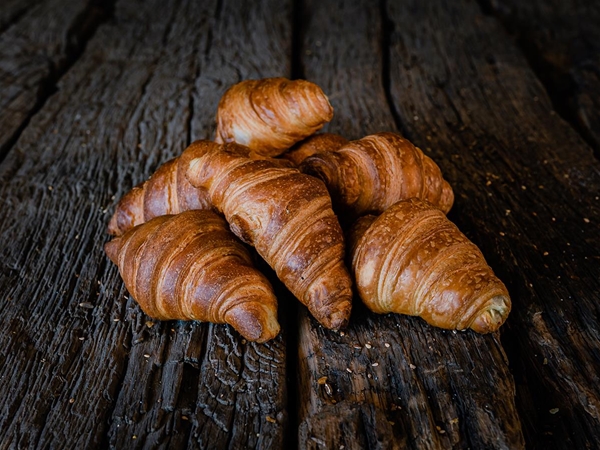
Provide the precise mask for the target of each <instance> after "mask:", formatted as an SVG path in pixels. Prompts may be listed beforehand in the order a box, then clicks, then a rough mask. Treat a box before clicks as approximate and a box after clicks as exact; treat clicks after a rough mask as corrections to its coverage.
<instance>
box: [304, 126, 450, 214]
mask: <svg viewBox="0 0 600 450" xmlns="http://www.w3.org/2000/svg"><path fill="white" fill-rule="evenodd" d="M300 170H301V171H302V172H304V173H308V174H310V175H313V176H316V177H318V178H320V179H322V180H323V181H324V182H325V184H326V185H327V189H328V190H329V193H330V194H331V197H332V199H333V205H334V207H335V208H336V209H339V212H340V213H341V214H343V215H346V216H350V218H355V217H358V216H361V215H363V214H365V213H371V214H380V213H382V212H383V211H385V209H386V208H388V207H389V206H391V205H393V204H394V203H396V202H397V201H399V200H406V199H409V198H412V197H417V198H421V199H424V200H427V201H429V202H430V203H432V204H433V205H435V206H437V207H438V208H440V209H441V210H442V211H444V212H446V213H447V212H448V211H449V210H450V208H451V207H452V203H453V202H454V194H453V192H452V188H451V187H450V185H449V184H448V183H447V182H446V181H445V180H444V179H443V178H442V173H441V171H440V169H439V167H438V166H437V165H436V164H435V163H434V162H433V160H432V159H431V158H429V157H427V156H425V155H424V154H423V152H422V151H421V150H420V149H418V148H417V147H415V146H414V145H412V144H411V143H410V142H409V141H408V140H406V139H404V138H403V137H402V136H400V135H397V134H394V133H388V132H386V133H378V134H374V135H371V136H367V137H364V138H362V139H359V140H358V141H353V142H350V143H349V144H348V145H345V146H344V147H342V148H340V149H338V150H336V151H333V152H324V153H320V154H316V155H313V156H311V157H309V158H307V159H306V160H305V161H304V162H303V163H302V164H301V165H300Z"/></svg>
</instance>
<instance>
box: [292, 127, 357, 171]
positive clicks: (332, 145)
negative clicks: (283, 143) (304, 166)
mask: <svg viewBox="0 0 600 450" xmlns="http://www.w3.org/2000/svg"><path fill="white" fill-rule="evenodd" d="M347 143H348V139H346V138H344V137H342V136H340V135H338V134H333V133H319V134H313V135H312V136H309V137H307V138H306V139H304V140H303V141H300V142H298V143H297V144H296V145H294V146H293V147H292V148H291V149H289V150H288V151H287V152H285V153H284V154H283V155H281V157H282V158H285V159H287V160H289V161H291V162H292V163H293V164H294V166H296V167H297V166H299V165H300V163H301V162H302V161H304V160H305V159H306V158H308V157H309V156H312V155H314V154H316V153H322V152H330V151H333V150H337V149H338V148H340V147H343V146H344V145H346V144H347Z"/></svg>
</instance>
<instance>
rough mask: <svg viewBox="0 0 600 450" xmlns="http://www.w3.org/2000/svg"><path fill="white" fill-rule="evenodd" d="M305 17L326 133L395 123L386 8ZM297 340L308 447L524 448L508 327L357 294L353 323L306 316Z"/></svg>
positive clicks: (356, 7)
mask: <svg viewBox="0 0 600 450" xmlns="http://www.w3.org/2000/svg"><path fill="white" fill-rule="evenodd" d="M304 14H305V16H304V19H305V20H306V26H305V27H303V35H304V45H303V48H302V51H303V53H302V54H303V67H304V71H305V75H306V77H307V79H310V80H312V81H315V82H317V83H318V84H320V85H321V86H322V87H323V88H324V90H325V92H327V93H328V94H329V95H330V99H331V102H332V105H333V107H334V108H335V116H334V119H333V121H332V123H331V124H330V126H329V127H328V130H329V131H333V132H337V133H341V134H343V135H344V136H346V137H348V138H351V139H357V138H360V137H362V136H364V135H366V134H370V133H374V132H378V131H385V130H388V131H391V130H394V129H395V128H396V126H395V123H394V119H393V117H392V113H391V112H390V109H389V107H388V103H387V100H386V94H385V90H384V85H383V81H384V69H385V68H387V67H386V60H385V58H386V55H385V54H384V53H383V51H382V48H383V45H384V44H385V39H384V34H383V31H384V30H383V28H382V27H383V24H382V21H381V11H380V10H379V8H374V7H373V2H370V1H355V2H342V1H327V0H320V1H310V2H307V3H306V5H305V11H304ZM299 336H300V337H299V340H300V342H299V348H300V350H299V361H300V367H299V369H300V370H299V373H300V383H299V384H300V407H301V419H302V423H301V427H300V430H299V431H300V435H299V441H300V447H301V448H303V447H304V446H306V447H309V448H342V447H341V446H343V448H352V449H358V448H365V447H367V448H394V445H395V446H396V448H450V447H457V448H521V447H523V436H522V434H521V429H520V422H519V418H518V415H517V412H516V407H515V404H514V395H515V386H514V382H513V379H512V376H511V374H510V372H509V368H508V364H507V361H506V357H505V354H504V351H503V349H502V346H501V344H500V342H499V336H498V335H489V336H481V335H477V334H476V333H473V332H464V333H453V332H449V331H445V330H441V329H436V328H433V327H431V326H428V325H427V324H425V322H423V321H422V320H421V319H418V318H411V317H404V316H400V315H393V314H390V315H385V316H382V315H376V314H373V313H370V312H368V311H366V308H364V307H362V306H361V305H359V300H358V299H357V301H356V303H355V310H354V313H353V316H352V320H351V323H350V326H349V327H348V329H347V330H344V331H343V332H341V333H334V332H330V331H327V330H324V329H323V328H322V327H320V326H318V325H317V324H316V322H315V321H313V320H312V319H309V318H308V317H307V316H306V315H303V317H302V318H301V328H300V334H299Z"/></svg>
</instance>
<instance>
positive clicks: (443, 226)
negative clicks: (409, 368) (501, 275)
mask: <svg viewBox="0 0 600 450" xmlns="http://www.w3.org/2000/svg"><path fill="white" fill-rule="evenodd" d="M349 240H350V245H351V257H352V270H353V271H354V276H355V279H356V286H357V288H358V293H359V295H360V297H361V299H362V300H363V302H364V303H365V304H366V305H367V307H368V308H369V309H371V310H372V311H374V312H377V313H387V312H395V313H400V314H408V315H411V316H420V317H422V318H423V319H425V320H426V321H427V322H428V323H429V324H431V325H434V326H437V327H441V328H448V329H459V330H461V329H465V328H472V329H473V330H475V331H477V332H479V333H489V332H492V331H495V330H497V329H498V327H500V325H502V323H504V321H505V320H506V317H507V316H508V313H509V312H510V308H511V302H510V298H509V296H508V292H507V290H506V287H505V286H504V284H503V283H502V282H501V281H500V280H499V279H498V278H496V276H495V275H494V273H493V272H492V269H491V268H490V267H489V266H488V265H487V263H486V262H485V259H484V257H483V255H482V254H481V251H480V250H479V248H477V246H476V245H475V244H473V243H472V242H470V241H469V240H468V239H467V238H466V237H465V235H463V234H462V233H461V232H460V231H459V230H458V228H456V226H455V225H454V224H453V223H452V222H450V221H449V220H448V219H447V218H446V216H445V215H444V214H443V213H442V211H440V210H439V209H437V208H435V207H434V206H433V205H431V204H429V203H427V202H424V201H421V200H418V199H411V200H407V201H401V202H398V203H396V204H395V205H393V206H391V207H390V208H388V209H387V210H386V211H385V212H384V213H383V214H381V216H379V217H377V218H375V217H373V216H365V217H364V218H361V219H359V220H358V221H357V222H356V224H355V226H354V227H353V229H352V230H351V232H350V237H349Z"/></svg>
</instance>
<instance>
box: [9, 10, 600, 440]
mask: <svg viewBox="0 0 600 450" xmlns="http://www.w3.org/2000/svg"><path fill="white" fill-rule="evenodd" d="M268 76H288V77H292V78H306V79H309V80H311V81H314V82H316V83H318V84H319V85H320V86H322V88H323V89H324V90H325V92H326V93H328V95H329V97H330V100H331V103H332V104H333V106H334V108H335V111H336V113H335V118H334V120H333V121H332V122H331V124H330V125H329V126H328V128H327V130H328V131H333V132H337V133H340V134H342V135H344V136H346V137H347V138H351V139H356V138H359V137H362V136H364V135H366V134H369V133H373V132H377V131H383V130H392V131H400V132H402V133H403V134H404V135H406V136H407V137H408V138H409V139H411V140H412V141H413V142H415V143H416V144H417V145H419V146H420V147H421V148H422V149H423V150H424V151H425V152H426V153H427V154H428V155H429V156H431V157H432V158H434V160H435V161H436V162H437V163H438V164H439V165H440V167H441V168H442V171H443V172H444V175H445V177H446V179H448V180H449V181H450V183H451V184H452V186H453V187H454V190H455V193H456V197H457V198H456V203H455V206H454V208H453V210H452V212H451V213H450V216H449V217H450V218H451V219H452V220H453V221H454V222H455V223H456V224H457V225H458V226H459V227H460V228H461V229H462V230H463V231H464V232H465V233H466V234H467V235H468V236H469V237H470V238H471V239H472V240H473V241H474V242H475V243H477V244H478V245H479V246H480V247H481V249H482V251H483V253H484V254H485V256H486V258H487V260H488V262H489V263H490V264H491V265H492V267H493V268H494V270H495V271H496V273H497V274H498V275H499V276H500V278H501V279H503V280H504V281H505V283H506V284H507V286H508V288H509V291H510V292H511V295H512V299H513V312H512V313H511V316H510V317H509V320H508V322H507V323H506V325H505V326H504V327H503V328H502V329H501V331H500V333H497V334H494V335H487V336H481V335H477V334H475V333H473V332H469V331H467V332H458V333H455V332H449V331H444V330H440V329H434V328H432V327H430V326H427V325H426V324H424V322H423V321H421V320H420V319H417V318H407V317H401V316H395V315H386V316H377V315H375V314H372V313H368V312H367V311H366V310H365V309H364V308H363V307H361V306H360V305H359V304H357V305H356V307H355V312H354V314H353V318H352V321H351V324H350V326H349V328H348V329H347V330H345V331H344V332H331V331H328V330H325V329H323V328H322V327H320V326H318V325H317V323H316V322H315V321H314V320H313V319H311V318H310V317H309V316H308V315H307V313H306V310H305V308H304V307H302V306H299V305H298V304H297V302H296V301H295V300H294V299H293V298H292V297H291V295H290V294H289V293H287V292H286V291H285V290H284V289H283V288H282V287H281V286H280V285H277V286H276V287H277V290H278V296H279V299H280V304H281V305H280V316H281V322H282V324H283V331H282V333H281V335H280V336H279V337H278V338H277V339H275V340H274V341H272V342H270V343H268V344H264V345H255V344H251V343H246V342H245V341H244V340H242V339H241V338H240V336H239V335H238V334H237V333H235V332H234V331H232V330H231V329H230V328H229V327H228V326H224V325H210V324H202V323H183V322H166V323H154V322H152V321H150V320H149V318H148V317H147V316H145V315H144V314H143V313H142V312H141V311H140V309H139V308H138V306H137V305H136V304H135V303H134V301H133V300H132V299H131V297H129V296H128V294H127V292H126V290H125V289H124V286H123V283H122V282H121V280H120V278H119V276H118V272H117V269H116V267H115V266H114V265H113V264H111V263H110V262H109V260H108V259H107V258H106V256H105V255H104V253H103V248H102V247H103V244H104V242H106V241H107V240H108V236H107V235H106V225H107V222H108V219H109V217H110V215H111V213H112V211H113V208H114V205H115V204H116V202H117V201H118V199H119V198H120V197H121V196H122V195H123V194H124V193H125V192H127V191H128V190H129V189H130V188H131V187H132V186H134V185H135V184H137V183H138V182H140V181H142V180H144V179H146V178H147V177H148V176H149V175H150V174H151V173H152V171H153V170H154V169H156V168H157V166H158V165H160V164H161V163H162V162H164V161H166V160H167V159H169V158H171V157H172V156H174V155H177V154H178V153H180V152H181V151H182V150H183V149H184V148H185V147H186V145H187V144H188V143H189V142H191V141H192V140H195V139H200V138H211V137H212V136H213V133H214V124H215V123H214V122H215V120H214V118H215V110H216V105H217V102H218V100H219V98H220V96H221V95H222V93H223V92H224V90H225V89H226V88H227V87H229V86H230V85H232V84H234V83H236V82H238V81H240V80H243V79H248V78H260V77H268ZM599 130H600V6H599V2H598V1H596V2H595V4H591V2H583V1H575V0H570V1H562V0H530V1H527V2H520V1H518V0H480V2H479V3H478V2H475V1H473V0H457V1H447V2H443V1H441V0H428V1H421V0H402V1H393V0H383V1H381V2H376V1H372V0H356V1H341V0H338V1H336V0H303V1H302V0H297V1H292V0H260V1H250V0H248V1H245V2H241V1H234V0H206V1H202V2H201V1H192V0H178V1H168V2H167V1H159V0H146V1H141V0H138V1H136V0H116V1H115V0H112V1H106V2H102V1H100V0H89V1H88V2H87V3H86V2H83V1H81V0H4V1H3V2H2V4H1V5H0V158H1V161H2V162H1V165H0V180H1V182H0V191H1V194H0V202H1V203H0V204H1V211H2V214H1V217H0V244H1V245H0V250H1V253H0V286H1V295H0V305H1V311H2V315H1V316H0V330H2V331H1V332H0V348H1V349H2V350H1V351H0V399H1V403H0V448H1V449H17V448H19V449H20V448H61V449H62V448H77V449H82V448H109V447H110V448H188V447H189V448H211V449H221V448H229V449H234V448H235V449H237V448H263V449H277V448H286V449H287V448H293V447H296V446H298V447H300V448H315V449H316V448H330V449H342V448H344V449H358V448H403V447H407V448H419V449H420V448H472V449H482V448H486V449H487V448H511V449H514V448H522V447H523V446H524V445H527V446H528V447H529V448H534V449H535V448H543V449H550V448H598V447H599V446H600V379H599V373H600V326H599V322H600V306H599V305H600V226H599V224H600V162H599V161H598V157H599V156H600V138H599V136H600V134H599ZM323 377H326V382H324V378H323ZM319 380H321V381H320V382H319Z"/></svg>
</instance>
